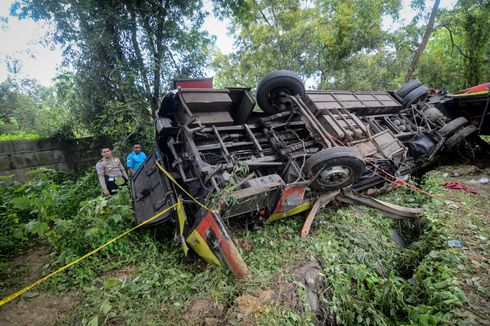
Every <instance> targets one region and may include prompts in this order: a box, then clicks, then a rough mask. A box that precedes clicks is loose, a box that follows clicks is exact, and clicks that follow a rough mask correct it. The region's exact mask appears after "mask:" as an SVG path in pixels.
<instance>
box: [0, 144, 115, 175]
mask: <svg viewBox="0 0 490 326" xmlns="http://www.w3.org/2000/svg"><path fill="white" fill-rule="evenodd" d="M107 144H108V142H107V139H101V138H80V139H70V140H62V141H58V140H56V139H36V140H12V141H1V142H0V176H12V177H11V178H9V179H14V180H17V181H19V182H24V181H26V180H27V179H28V178H29V176H28V175H27V172H29V171H30V170H33V169H36V168H40V167H43V168H49V169H55V170H60V171H69V172H74V171H76V170H87V169H89V168H93V167H94V166H95V163H96V162H97V161H98V160H99V159H100V158H101V156H100V147H101V146H102V145H107ZM4 181H5V180H4Z"/></svg>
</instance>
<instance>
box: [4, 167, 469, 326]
mask: <svg viewBox="0 0 490 326" xmlns="http://www.w3.org/2000/svg"><path fill="white" fill-rule="evenodd" d="M438 178H439V175H438V174H436V173H429V174H428V175H427V177H426V178H425V179H424V181H423V185H424V189H426V190H428V191H431V192H433V193H436V194H437V193H439V192H440V191H441V190H440V188H439V184H440V180H439V179H438ZM0 196H1V197H0V198H1V203H2V204H1V205H0V217H1V219H0V223H3V224H2V225H1V226H2V228H1V229H0V232H2V233H1V235H2V236H1V242H0V249H1V253H2V257H3V258H4V260H3V264H8V259H7V258H9V257H11V256H12V255H17V254H20V253H22V252H23V251H25V250H26V249H27V248H29V246H30V245H32V244H33V243H34V244H35V243H36V242H37V243H47V244H49V245H50V247H51V256H50V263H49V266H48V269H49V270H53V269H55V268H57V267H60V266H62V265H64V264H65V263H67V262H70V261H72V260H74V259H76V258H78V257H79V256H81V255H82V254H85V253H86V252H88V251H90V250H91V249H93V248H96V247H97V246H99V245H100V244H102V243H104V242H106V241H107V240H109V239H111V238H112V237H114V236H116V235H117V234H119V233H121V232H123V231H125V230H126V229H127V228H129V227H130V226H132V223H133V212H132V209H131V200H130V197H129V193H128V191H127V189H123V190H122V191H120V192H119V193H118V194H117V195H115V196H111V197H109V198H104V197H102V196H100V190H99V189H98V185H97V179H96V176H95V174H93V173H88V174H85V175H82V176H80V177H79V178H78V179H73V178H71V177H70V176H67V175H63V174H58V173H53V172H50V171H38V175H36V177H35V178H34V179H33V180H31V181H29V182H28V183H26V184H25V185H23V186H20V185H18V184H12V185H9V186H5V187H2V189H1V191H0ZM385 199H388V200H390V201H392V202H395V203H397V204H402V205H409V206H420V205H424V206H425V207H426V210H427V211H426V213H425V216H424V221H422V222H413V221H412V222H409V223H407V224H403V225H399V224H395V223H393V222H392V221H391V220H390V219H387V218H385V217H383V216H381V215H380V214H379V213H378V212H376V211H374V210H370V209H367V208H364V207H358V206H347V207H341V208H326V209H325V210H323V211H322V212H321V213H320V214H319V216H318V217H317V218H316V220H315V224H314V225H313V228H312V233H311V236H310V237H309V238H308V239H306V240H305V239H301V238H300V237H299V230H300V228H301V225H302V223H303V216H297V217H292V218H290V219H286V220H284V221H281V222H278V223H275V224H273V225H270V226H267V227H264V228H263V229H261V230H259V231H257V232H250V231H246V230H241V231H238V232H236V234H235V238H237V239H240V238H246V239H247V240H249V241H250V242H251V247H252V248H253V249H252V250H251V251H249V252H246V253H243V256H244V259H245V261H246V263H247V264H248V266H249V267H250V268H251V271H252V272H251V275H252V276H251V279H250V280H248V281H243V280H240V279H236V278H235V277H233V276H232V275H231V273H230V272H229V271H228V270H226V269H224V268H222V267H220V268H216V267H214V266H208V265H206V264H205V263H204V262H202V261H201V260H198V259H197V260H190V261H187V260H186V259H185V258H184V257H183V254H182V253H181V251H180V249H179V246H178V244H176V243H174V242H169V241H168V240H162V239H159V238H158V237H157V236H156V235H157V233H156V232H155V231H154V230H153V229H143V230H138V231H136V232H135V233H134V234H130V235H129V236H128V237H126V238H123V239H121V240H120V241H118V242H116V243H114V244H112V245H111V246H110V247H108V248H106V249H104V250H103V251H101V252H99V253H98V254H97V255H95V256H93V257H91V258H89V259H87V260H85V261H83V262H81V263H80V264H78V265H76V266H74V267H73V268H71V269H69V270H68V271H67V272H66V273H64V274H62V275H59V276H56V277H54V278H53V279H52V280H51V281H50V282H49V285H48V286H47V287H46V289H48V290H50V291H54V292H64V291H67V290H68V289H78V290H77V291H78V297H79V300H80V305H78V307H77V308H76V309H75V310H74V311H73V312H72V314H71V317H70V318H71V321H72V322H76V323H80V324H82V325H97V324H106V323H110V322H111V321H113V320H119V319H120V320H123V321H124V322H126V323H127V324H144V325H152V324H155V325H158V324H161V323H162V315H164V316H165V317H164V318H165V322H166V323H167V324H177V323H179V322H180V321H181V318H182V314H183V313H184V311H185V310H186V305H187V304H188V303H189V301H190V300H191V299H192V298H196V297H199V298H207V299H209V300H211V301H212V302H214V303H216V304H217V305H218V306H219V307H223V309H224V316H225V317H223V318H226V319H227V320H230V321H235V322H237V323H240V322H244V320H243V318H245V317H243V316H241V317H240V314H237V313H236V312H235V310H234V309H236V307H235V304H236V298H237V297H239V296H241V295H244V294H250V295H254V294H256V293H257V291H259V290H260V289H272V291H276V297H274V298H273V299H272V301H271V302H270V303H264V304H263V307H262V308H261V310H260V311H258V312H256V313H254V314H253V318H254V319H253V321H254V322H256V323H263V324H280V323H282V324H297V323H305V324H312V323H314V321H315V320H314V316H312V314H311V311H309V310H308V309H301V310H298V309H297V308H295V307H293V306H290V305H289V303H288V302H284V301H283V300H282V299H281V298H280V297H279V296H278V294H277V291H279V289H280V288H281V286H282V285H281V284H293V283H292V279H291V275H290V271H291V270H293V269H294V268H295V267H296V266H299V265H301V264H304V263H305V262H308V261H312V260H317V261H320V262H321V266H322V267H323V275H324V280H325V291H324V292H323V293H321V295H320V300H321V304H322V305H323V307H325V308H326V309H328V310H329V311H330V312H332V314H333V315H334V316H335V317H334V318H335V319H336V322H338V323H340V324H379V325H393V324H407V325H415V324H442V323H447V322H453V321H454V318H455V317H454V313H453V312H454V309H455V307H462V306H464V305H465V304H466V302H467V298H466V297H465V295H464V293H463V292H462V290H461V288H460V286H459V284H458V282H457V281H456V277H457V275H456V268H455V266H458V265H460V264H461V263H462V257H461V254H460V253H459V252H458V251H457V250H456V249H453V248H447V247H446V246H445V243H446V240H447V238H448V236H449V237H450V234H451V232H452V231H451V230H452V228H453V227H454V223H455V220H454V218H452V216H451V214H450V208H448V207H445V206H444V207H442V208H441V202H440V201H439V200H435V199H430V198H427V197H425V196H422V195H420V194H418V193H413V192H412V191H409V190H405V189H398V190H397V191H394V192H391V193H389V194H388V195H386V198H385ZM392 228H400V229H408V230H410V231H409V232H408V233H409V234H405V237H406V238H410V237H408V235H411V239H410V244H409V246H408V248H406V249H402V248H399V247H398V246H397V245H396V244H395V243H394V242H393V241H392V239H391V235H390V230H391V229H392ZM448 234H449V235H448ZM33 239H37V240H36V241H34V242H33V241H32V240H33ZM127 266H131V267H132V268H131V269H130V272H128V274H127V275H125V277H124V278H118V277H117V276H111V271H114V270H116V271H117V270H118V269H121V268H125V267H127ZM3 267H4V266H2V270H5V271H6V272H5V273H4V274H5V275H4V276H6V275H7V274H8V269H3ZM116 274H117V273H116ZM75 285H76V287H74V286H75ZM297 296H298V298H299V300H300V301H302V302H303V305H304V304H306V303H305V295H304V290H302V289H301V287H299V288H298V289H297ZM226 311H228V312H227V313H225V312H226Z"/></svg>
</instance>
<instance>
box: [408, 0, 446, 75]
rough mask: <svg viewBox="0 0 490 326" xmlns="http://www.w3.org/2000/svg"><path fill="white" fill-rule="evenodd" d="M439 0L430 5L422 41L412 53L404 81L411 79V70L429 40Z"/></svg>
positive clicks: (412, 70) (415, 66)
mask: <svg viewBox="0 0 490 326" xmlns="http://www.w3.org/2000/svg"><path fill="white" fill-rule="evenodd" d="M440 2H441V1H440V0H435V1H434V6H433V7H432V10H431V12H430V16H429V21H428V22H427V26H426V27H425V32H424V36H423V37H422V41H421V42H420V45H419V47H418V48H417V51H415V54H414V55H413V58H412V62H411V63H410V66H409V67H408V71H407V74H406V75H405V82H408V81H409V80H410V79H412V75H413V72H414V71H415V69H416V68H417V64H418V62H419V59H420V56H421V55H422V53H423V52H424V49H425V46H426V45H427V42H428V41H429V38H430V34H431V33H432V30H433V29H434V22H435V20H436V16H437V10H438V9H439V3H440Z"/></svg>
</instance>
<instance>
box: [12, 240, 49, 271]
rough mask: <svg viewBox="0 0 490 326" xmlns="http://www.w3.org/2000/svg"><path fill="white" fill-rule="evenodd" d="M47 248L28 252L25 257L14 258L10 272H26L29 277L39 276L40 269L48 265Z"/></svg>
mask: <svg viewBox="0 0 490 326" xmlns="http://www.w3.org/2000/svg"><path fill="white" fill-rule="evenodd" d="M48 259H49V247H47V246H43V247H38V248H35V249H31V250H29V252H28V253H27V254H26V255H22V256H19V257H15V258H14V260H13V261H12V270H15V271H19V270H27V272H28V273H29V274H30V275H31V276H35V274H40V272H41V271H42V268H43V267H44V266H45V265H46V264H47V263H48Z"/></svg>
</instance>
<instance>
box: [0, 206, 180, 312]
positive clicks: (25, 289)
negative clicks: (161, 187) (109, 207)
mask: <svg viewBox="0 0 490 326" xmlns="http://www.w3.org/2000/svg"><path fill="white" fill-rule="evenodd" d="M179 203H180V200H179V201H177V203H175V204H173V205H172V206H170V207H168V208H166V209H164V210H163V211H161V212H160V213H158V214H156V215H153V216H152V217H150V218H149V219H147V220H146V221H144V222H142V223H140V224H138V225H136V226H135V227H133V228H131V229H129V230H128V231H126V232H124V233H121V234H120V235H118V236H117V237H115V238H113V239H112V240H109V241H107V242H106V243H104V244H103V245H101V246H100V247H98V248H96V249H94V250H92V251H91V252H89V253H87V254H85V255H83V256H82V257H80V258H78V259H77V260H74V261H72V262H71V263H69V264H67V265H65V266H63V267H61V268H60V269H58V270H56V271H54V272H52V273H51V274H48V275H46V276H44V277H43V278H41V279H40V280H38V281H36V282H34V283H32V284H31V285H28V286H26V287H25V288H23V289H22V290H20V291H17V292H15V293H13V294H11V295H9V296H8V297H6V298H4V299H2V301H0V307H1V306H3V305H4V304H6V303H8V302H10V301H12V300H14V299H15V298H17V297H19V296H21V295H23V294H24V293H26V292H27V291H30V290H31V289H33V288H34V287H36V286H38V285H39V284H41V283H44V282H45V281H47V280H48V279H50V278H51V277H53V276H55V275H56V274H59V273H61V272H63V271H64V270H66V269H68V268H70V267H71V266H73V265H75V264H77V263H79V262H81V261H82V260H84V259H85V258H87V257H89V256H92V255H93V254H95V253H96V252H99V251H100V250H102V249H104V248H105V247H107V246H108V245H110V244H111V243H113V242H115V241H117V240H119V239H121V238H122V237H124V236H126V235H128V234H129V233H131V232H133V231H134V230H136V229H138V228H140V227H142V226H143V225H145V224H147V223H149V222H151V221H153V220H154V219H156V218H158V217H160V216H162V215H163V214H165V213H166V212H168V211H169V210H171V209H173V208H175V207H177V205H179Z"/></svg>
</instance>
